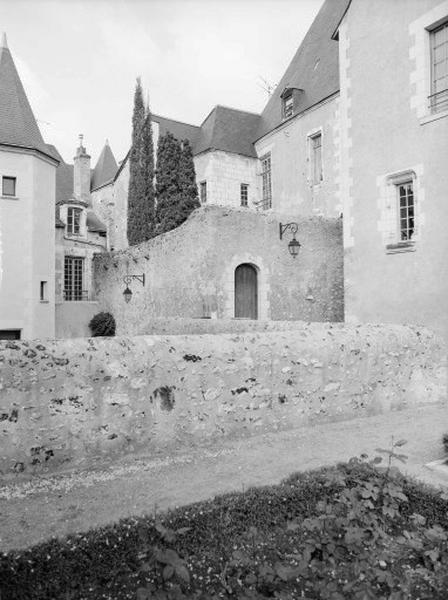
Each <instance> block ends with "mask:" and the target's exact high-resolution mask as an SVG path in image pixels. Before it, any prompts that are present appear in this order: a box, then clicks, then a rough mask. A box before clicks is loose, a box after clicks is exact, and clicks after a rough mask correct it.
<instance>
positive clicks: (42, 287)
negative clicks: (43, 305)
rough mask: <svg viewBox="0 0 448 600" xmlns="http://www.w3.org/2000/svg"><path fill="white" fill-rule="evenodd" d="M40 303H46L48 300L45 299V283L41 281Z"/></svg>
mask: <svg viewBox="0 0 448 600" xmlns="http://www.w3.org/2000/svg"><path fill="white" fill-rule="evenodd" d="M40 301H41V302H47V301H48V298H47V282H46V281H41V282H40Z"/></svg>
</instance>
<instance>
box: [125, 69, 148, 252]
mask: <svg viewBox="0 0 448 600" xmlns="http://www.w3.org/2000/svg"><path fill="white" fill-rule="evenodd" d="M144 120H145V105H144V102H143V91H142V86H141V82H140V78H138V79H137V83H136V86H135V93H134V112H133V114H132V146H131V150H130V156H129V188H128V243H129V245H130V246H133V245H135V244H138V243H139V241H140V239H139V238H140V236H139V233H140V208H141V199H142V197H143V194H144V178H143V173H142V169H141V165H140V157H141V153H142V144H141V131H142V127H143V123H144Z"/></svg>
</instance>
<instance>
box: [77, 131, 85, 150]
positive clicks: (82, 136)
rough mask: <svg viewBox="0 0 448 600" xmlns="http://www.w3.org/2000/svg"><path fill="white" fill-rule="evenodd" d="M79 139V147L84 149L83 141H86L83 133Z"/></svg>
mask: <svg viewBox="0 0 448 600" xmlns="http://www.w3.org/2000/svg"><path fill="white" fill-rule="evenodd" d="M78 138H79V147H80V148H82V140H83V139H84V135H83V134H82V133H80V134H79V135H78Z"/></svg>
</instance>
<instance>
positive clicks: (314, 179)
mask: <svg viewBox="0 0 448 600" xmlns="http://www.w3.org/2000/svg"><path fill="white" fill-rule="evenodd" d="M309 139H310V160H311V173H310V175H311V177H310V179H311V183H312V185H319V183H321V181H322V180H323V173H322V134H321V133H316V134H315V135H312V136H310V138H309Z"/></svg>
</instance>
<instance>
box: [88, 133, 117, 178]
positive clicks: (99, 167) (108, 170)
mask: <svg viewBox="0 0 448 600" xmlns="http://www.w3.org/2000/svg"><path fill="white" fill-rule="evenodd" d="M117 170H118V165H117V161H116V160H115V156H114V155H113V152H112V150H111V148H110V146H109V142H108V141H107V140H106V143H105V144H104V148H103V149H102V151H101V154H100V156H99V158H98V161H97V163H96V165H95V168H94V169H93V173H92V177H91V180H90V188H91V189H92V190H96V189H97V188H99V187H101V186H103V185H104V184H106V183H109V182H110V181H112V180H113V178H114V177H115V174H116V172H117Z"/></svg>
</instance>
